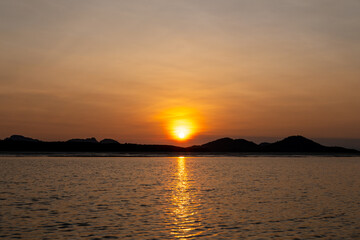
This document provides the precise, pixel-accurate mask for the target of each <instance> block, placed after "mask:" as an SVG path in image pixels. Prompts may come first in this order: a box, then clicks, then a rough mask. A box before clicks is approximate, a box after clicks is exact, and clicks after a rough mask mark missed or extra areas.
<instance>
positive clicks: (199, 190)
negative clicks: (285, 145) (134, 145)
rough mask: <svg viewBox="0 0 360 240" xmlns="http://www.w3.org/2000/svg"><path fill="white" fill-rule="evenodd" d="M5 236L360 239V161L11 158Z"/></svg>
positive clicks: (2, 200)
mask: <svg viewBox="0 0 360 240" xmlns="http://www.w3.org/2000/svg"><path fill="white" fill-rule="evenodd" d="M0 238H4V239H11V238H19V239H79V238H85V239H243V238H245V239H268V238H275V239H315V238H316V239H318V238H323V239H360V158H359V157H349V158H346V157H309V156H308V157H263V156H262V157H134V158H129V157H113V158H106V157H35V156H33V157H4V156H3V157H0Z"/></svg>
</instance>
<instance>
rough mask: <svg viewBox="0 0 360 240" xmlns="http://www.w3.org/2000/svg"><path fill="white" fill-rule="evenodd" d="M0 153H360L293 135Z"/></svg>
mask: <svg viewBox="0 0 360 240" xmlns="http://www.w3.org/2000/svg"><path fill="white" fill-rule="evenodd" d="M0 152H10V153H11V152H12V153H16V152H113V153H117V152H190V153H191V152H196V153H227V152H228V153H230V152H231V153H258V154H261V153H264V154H266V153H304V154H311V153H347V154H360V152H359V151H357V150H353V149H347V148H343V147H327V146H323V145H321V144H319V143H316V142H314V141H312V140H310V139H307V138H305V137H303V136H290V137H287V138H285V139H283V140H281V141H277V142H274V143H261V144H256V143H254V142H251V141H247V140H245V139H231V138H221V139H217V140H215V141H212V142H208V143H205V144H203V145H196V146H191V147H177V146H172V145H156V144H153V145H149V144H132V143H119V142H117V141H116V140H113V139H103V140H101V141H100V142H99V141H97V140H96V138H86V139H79V138H75V139H70V140H68V141H57V142H46V141H41V140H37V139H33V138H29V137H24V136H21V135H12V136H11V137H9V138H6V139H4V140H0Z"/></svg>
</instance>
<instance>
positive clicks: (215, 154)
mask: <svg viewBox="0 0 360 240" xmlns="http://www.w3.org/2000/svg"><path fill="white" fill-rule="evenodd" d="M317 156H318V157H359V156H360V153H303V152H281V153H280V152H274V153H270V152H269V153H259V152H243V153H236V152H0V157H96V158H99V157H105V158H109V157H129V158H133V157H317Z"/></svg>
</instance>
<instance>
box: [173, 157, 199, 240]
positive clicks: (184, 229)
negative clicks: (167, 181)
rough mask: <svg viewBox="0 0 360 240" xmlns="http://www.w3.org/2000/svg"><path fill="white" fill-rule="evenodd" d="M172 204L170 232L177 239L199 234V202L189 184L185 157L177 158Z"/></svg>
mask: <svg viewBox="0 0 360 240" xmlns="http://www.w3.org/2000/svg"><path fill="white" fill-rule="evenodd" d="M172 204H173V209H172V215H173V226H174V227H173V228H172V231H171V234H172V235H173V236H174V237H175V238H179V239H185V238H191V237H195V236H197V235H199V234H200V233H201V232H202V228H201V221H200V219H199V217H198V214H197V210H198V208H199V206H200V204H199V202H198V200H197V199H196V197H195V196H193V186H191V184H190V181H189V178H188V171H187V168H186V158H185V157H178V158H177V172H176V180H175V183H174V187H173V192H172Z"/></svg>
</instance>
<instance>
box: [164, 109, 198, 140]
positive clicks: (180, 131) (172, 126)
mask: <svg viewBox="0 0 360 240" xmlns="http://www.w3.org/2000/svg"><path fill="white" fill-rule="evenodd" d="M160 119H161V121H162V122H163V126H164V130H165V132H166V134H167V136H168V138H170V139H172V140H175V141H177V142H185V141H187V140H190V139H192V138H193V137H194V136H195V135H196V134H198V133H199V131H200V126H201V125H200V122H199V114H198V113H197V111H196V110H194V109H192V108H187V107H176V108H170V109H166V110H164V111H162V112H161V115H160Z"/></svg>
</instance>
